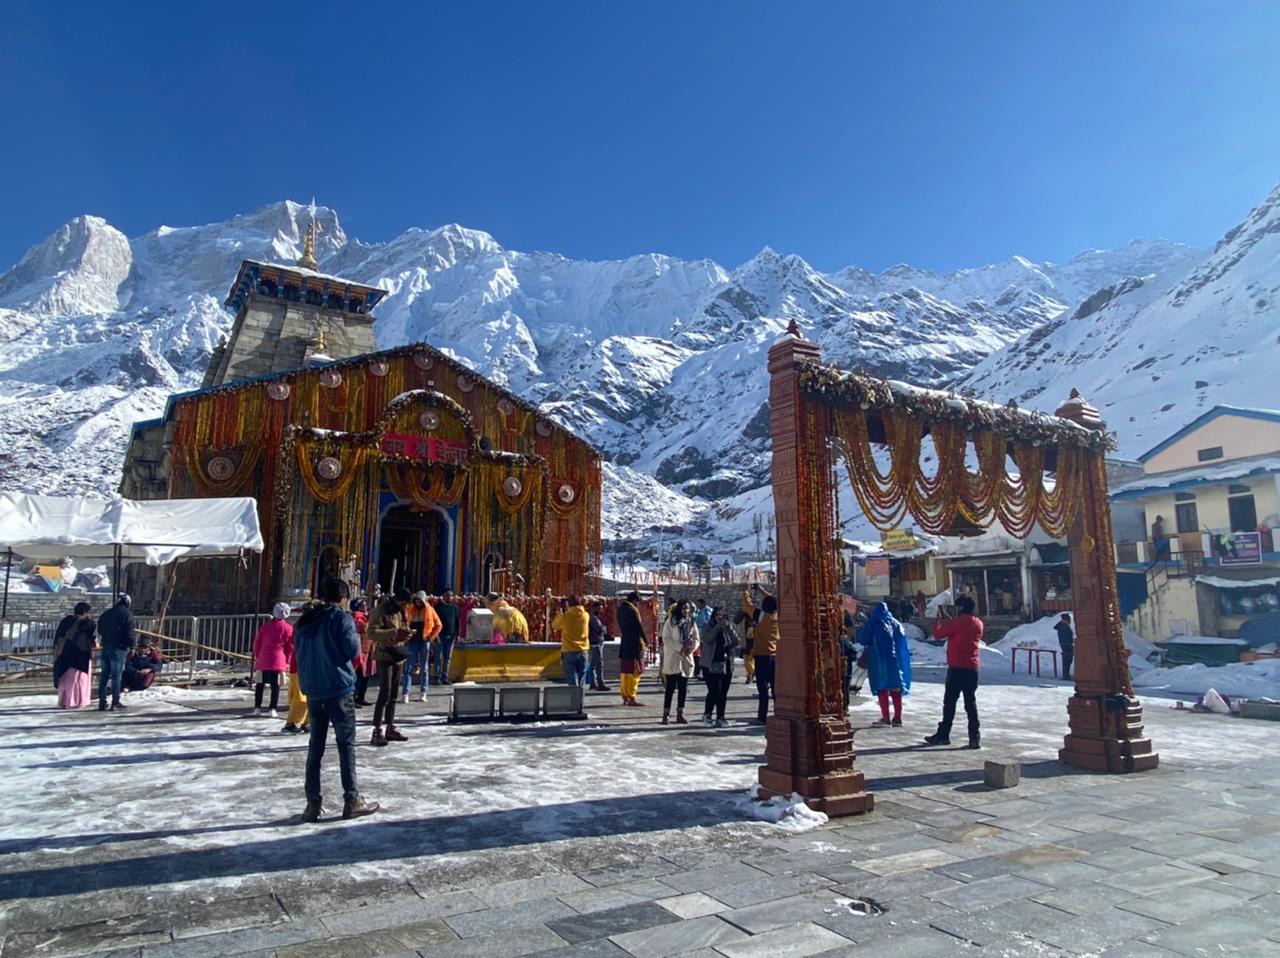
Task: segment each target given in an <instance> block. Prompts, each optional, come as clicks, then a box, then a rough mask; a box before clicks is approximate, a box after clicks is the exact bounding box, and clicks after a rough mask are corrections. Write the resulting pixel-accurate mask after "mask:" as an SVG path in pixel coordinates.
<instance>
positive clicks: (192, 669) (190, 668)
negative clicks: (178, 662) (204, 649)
mask: <svg viewBox="0 0 1280 958" xmlns="http://www.w3.org/2000/svg"><path fill="white" fill-rule="evenodd" d="M198 621H199V620H198V619H193V620H192V622H191V659H190V661H189V663H188V664H187V680H188V681H190V682H194V681H195V680H196V659H197V657H198V656H199V654H200V643H199V641H198V639H197V636H198V635H199V630H198V629H197V628H196V623H197V622H198Z"/></svg>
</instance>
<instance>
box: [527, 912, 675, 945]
mask: <svg viewBox="0 0 1280 958" xmlns="http://www.w3.org/2000/svg"><path fill="white" fill-rule="evenodd" d="M677 921H680V919H679V918H677V917H676V916H675V915H673V914H672V913H671V912H670V911H668V910H667V909H666V908H663V907H662V906H660V905H657V904H654V903H653V902H644V903H643V904H639V905H625V906H623V907H621V908H610V909H607V910H605V911H595V912H590V913H589V914H585V915H575V916H573V917H572V918H555V919H552V920H551V921H548V922H547V923H546V924H547V927H548V928H550V929H551V930H552V931H554V932H555V933H556V934H557V935H559V936H560V937H561V938H563V939H564V940H565V941H567V942H569V944H571V945H576V944H579V943H580V942H584V941H592V940H594V939H597V938H611V937H613V936H615V935H620V934H624V933H626V932H630V931H638V930H640V929H642V928H654V927H656V926H658V925H669V924H671V923H672V922H677Z"/></svg>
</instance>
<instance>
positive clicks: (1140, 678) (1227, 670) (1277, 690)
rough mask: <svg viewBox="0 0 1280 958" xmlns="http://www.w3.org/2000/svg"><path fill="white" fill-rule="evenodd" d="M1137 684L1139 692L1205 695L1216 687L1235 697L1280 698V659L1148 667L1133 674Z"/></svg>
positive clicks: (1219, 690)
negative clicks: (1210, 664) (1169, 667)
mask: <svg viewBox="0 0 1280 958" xmlns="http://www.w3.org/2000/svg"><path fill="white" fill-rule="evenodd" d="M1133 687H1134V688H1135V689H1137V690H1139V692H1144V691H1145V692H1155V691H1161V692H1180V693H1183V694H1185V695H1203V694H1204V693H1205V692H1207V691H1209V689H1216V690H1217V691H1218V692H1219V693H1220V694H1222V695H1229V696H1231V697H1232V698H1237V697H1242V698H1250V699H1260V698H1270V699H1280V659H1263V660H1261V661H1258V662H1232V663H1230V664H1229V665H1218V666H1208V665H1204V664H1202V663H1199V662H1197V663H1195V664H1194V665H1179V666H1177V667H1175V668H1172V669H1147V670H1146V671H1144V672H1139V673H1137V674H1135V675H1134V676H1133Z"/></svg>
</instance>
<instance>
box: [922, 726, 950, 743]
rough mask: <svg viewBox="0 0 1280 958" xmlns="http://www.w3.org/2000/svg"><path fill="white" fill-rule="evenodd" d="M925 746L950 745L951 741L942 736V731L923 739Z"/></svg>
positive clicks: (939, 730)
mask: <svg viewBox="0 0 1280 958" xmlns="http://www.w3.org/2000/svg"><path fill="white" fill-rule="evenodd" d="M924 744H925V745H950V744H951V739H950V738H948V737H947V736H945V735H943V734H942V729H938V731H936V732H934V733H933V734H932V735H926V736H925V737H924Z"/></svg>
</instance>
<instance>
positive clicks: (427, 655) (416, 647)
mask: <svg viewBox="0 0 1280 958" xmlns="http://www.w3.org/2000/svg"><path fill="white" fill-rule="evenodd" d="M407 648H408V650H409V657H408V658H407V659H405V660H404V678H403V679H402V680H401V682H402V684H403V691H404V692H405V694H406V695H407V694H408V692H409V688H410V686H412V685H413V664H414V663H415V662H420V663H422V691H424V692H425V691H426V690H427V687H428V686H429V685H430V684H431V643H430V642H427V641H426V640H423V641H422V642H410V643H409V644H408V646H407Z"/></svg>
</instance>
